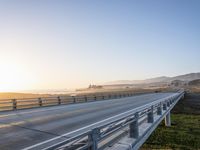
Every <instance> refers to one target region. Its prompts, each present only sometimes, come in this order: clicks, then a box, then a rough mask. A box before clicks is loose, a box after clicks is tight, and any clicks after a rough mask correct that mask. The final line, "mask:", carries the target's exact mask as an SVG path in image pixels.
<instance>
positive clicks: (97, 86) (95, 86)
mask: <svg viewBox="0 0 200 150" xmlns="http://www.w3.org/2000/svg"><path fill="white" fill-rule="evenodd" d="M102 88H103V86H101V85H92V84H90V85H89V87H88V89H102Z"/></svg>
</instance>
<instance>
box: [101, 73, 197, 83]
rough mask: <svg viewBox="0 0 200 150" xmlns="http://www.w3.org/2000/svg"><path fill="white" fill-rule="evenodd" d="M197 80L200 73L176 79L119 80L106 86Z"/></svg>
mask: <svg viewBox="0 0 200 150" xmlns="http://www.w3.org/2000/svg"><path fill="white" fill-rule="evenodd" d="M197 79H200V73H190V74H184V75H179V76H175V77H166V76H161V77H156V78H150V79H145V80H118V81H111V82H107V83H105V84H104V85H120V84H150V83H159V82H165V83H170V82H172V81H174V80H181V81H185V82H190V81H192V80H197Z"/></svg>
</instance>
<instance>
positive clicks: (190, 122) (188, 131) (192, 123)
mask: <svg viewBox="0 0 200 150" xmlns="http://www.w3.org/2000/svg"><path fill="white" fill-rule="evenodd" d="M171 121H172V126H171V127H165V125H164V121H163V122H162V123H161V124H160V125H159V127H158V128H157V129H156V130H155V131H154V132H153V133H152V135H151V136H150V137H149V139H148V140H147V141H146V143H145V144H144V145H143V147H142V148H141V149H174V150H177V149H180V150H200V115H186V114H172V115H171Z"/></svg>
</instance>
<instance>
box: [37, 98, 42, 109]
mask: <svg viewBox="0 0 200 150" xmlns="http://www.w3.org/2000/svg"><path fill="white" fill-rule="evenodd" d="M38 103H39V106H40V107H42V99H41V98H38Z"/></svg>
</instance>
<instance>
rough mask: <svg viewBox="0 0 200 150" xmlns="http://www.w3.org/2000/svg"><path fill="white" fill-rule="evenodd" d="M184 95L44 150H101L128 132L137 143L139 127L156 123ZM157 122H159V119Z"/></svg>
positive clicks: (130, 113) (181, 94)
mask: <svg viewBox="0 0 200 150" xmlns="http://www.w3.org/2000/svg"><path fill="white" fill-rule="evenodd" d="M183 96H184V91H179V93H176V94H173V95H172V96H169V97H166V98H163V99H159V100H156V101H154V102H152V103H149V104H146V105H144V106H141V107H138V108H136V109H133V110H132V111H128V112H127V113H125V114H123V115H122V116H117V118H115V119H113V120H112V121H107V123H105V124H103V125H99V126H98V127H96V128H93V129H91V130H88V131H85V132H83V133H81V134H77V135H76V136H73V137H71V138H68V139H67V140H65V141H62V142H60V143H56V144H55V145H52V146H50V147H48V148H45V149H43V150H64V149H69V150H75V149H79V150H86V149H90V150H101V149H104V148H105V147H107V146H109V145H110V144H113V143H114V141H116V140H118V139H120V138H121V137H122V136H125V135H127V134H129V137H130V138H133V139H135V143H137V142H138V141H139V140H140V138H142V135H141V133H140V130H139V127H140V126H141V125H142V124H143V123H150V124H154V123H155V116H156V115H157V116H159V117H160V118H161V119H162V117H163V116H164V115H166V113H167V112H168V111H170V110H171V109H172V108H173V107H174V106H175V104H176V103H177V102H178V101H179V100H180V99H181V98H182V97H183ZM157 123H159V122H158V121H157ZM145 132H147V131H145Z"/></svg>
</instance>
